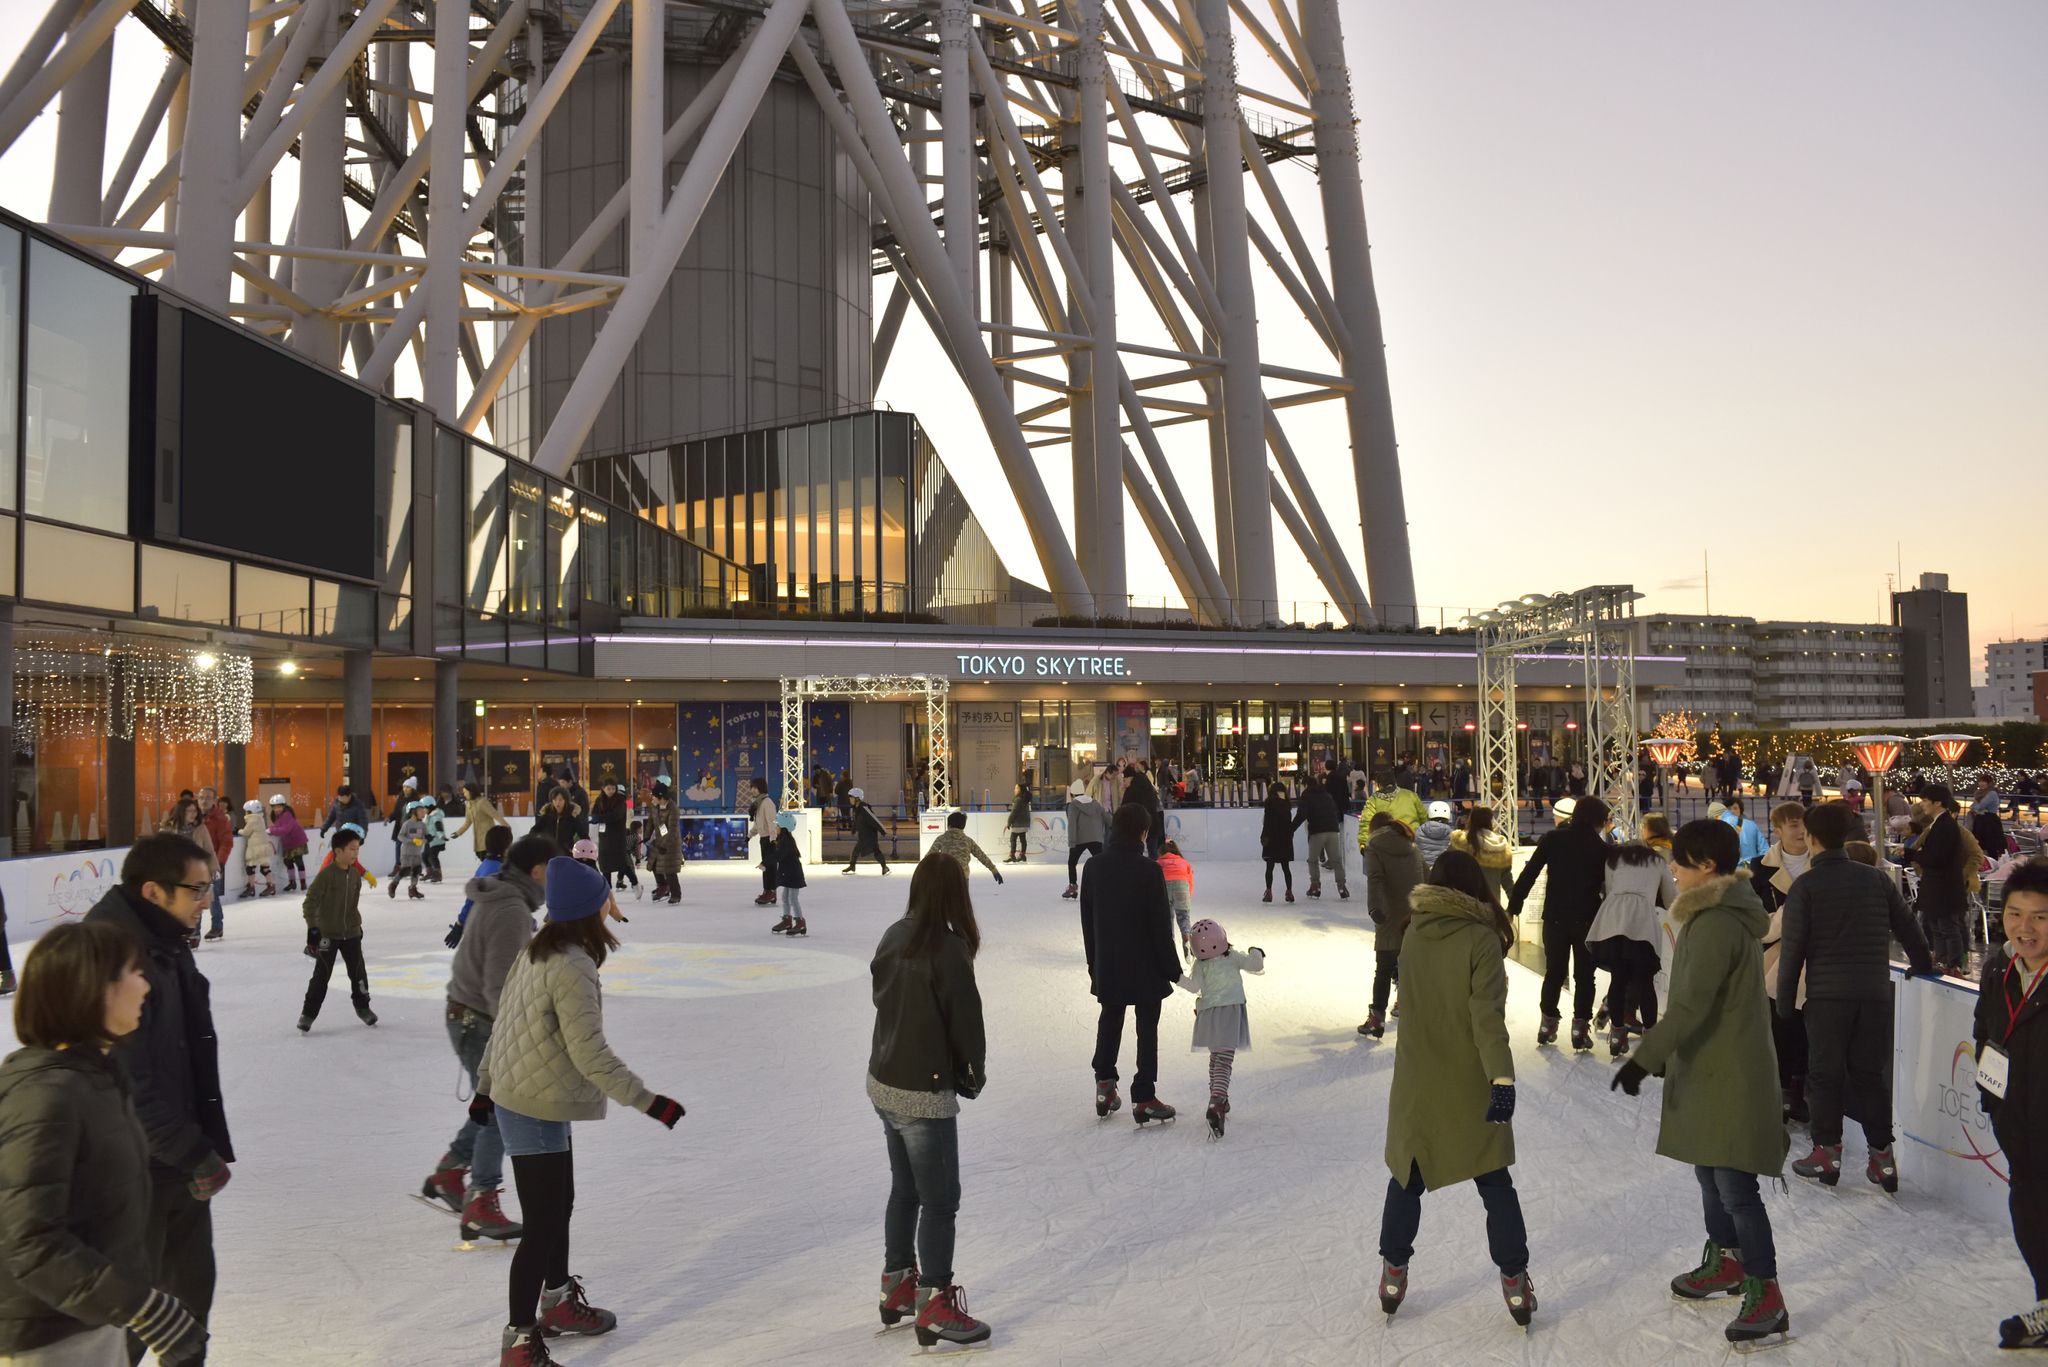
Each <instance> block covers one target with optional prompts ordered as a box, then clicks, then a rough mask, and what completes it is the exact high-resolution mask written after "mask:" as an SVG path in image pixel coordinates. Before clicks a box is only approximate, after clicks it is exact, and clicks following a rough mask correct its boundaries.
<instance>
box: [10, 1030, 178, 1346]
mask: <svg viewBox="0 0 2048 1367" xmlns="http://www.w3.org/2000/svg"><path fill="white" fill-rule="evenodd" d="M148 1221H149V1140H148V1138H147V1137H146V1136H145V1135H144V1134H143V1133H142V1125H141V1122H139V1121H138V1120H136V1118H135V1108H134V1107H133V1106H132V1105H131V1104H130V1103H129V1099H128V1086H127V1082H126V1080H125V1079H124V1078H123V1077H122V1076H121V1069H120V1065H118V1064H116V1063H114V1062H113V1061H112V1060H111V1059H109V1058H107V1057H106V1056H104V1055H102V1054H99V1053H96V1052H93V1051H91V1050H78V1049H65V1050H57V1049H39V1048H29V1049H18V1050H16V1051H15V1052H14V1053H12V1054H9V1055H8V1056H7V1060H6V1062H5V1063H0V1354H14V1353H22V1352H26V1351H27V1350H29V1349H31V1348H41V1347H44V1346H46V1345H48V1344H53V1343H56V1342H58V1341H59V1340H61V1339H66V1338H69V1337H71V1336H72V1335H73V1334H78V1333H82V1332H83V1331H85V1330H87V1329H91V1328H96V1327H98V1326H100V1325H105V1324H125V1323H127V1322H128V1320H129V1318H130V1317H132V1316H133V1315H134V1314H135V1312H136V1311H137V1310H139V1309H141V1308H142V1303H143V1301H144V1300H145V1299H147V1297H148V1296H149V1292H150V1280H149V1278H150V1260H149V1255H148V1254H147V1253H146V1252H145V1251H144V1238H143V1232H144V1229H145V1227H146V1226H147V1224H148Z"/></svg>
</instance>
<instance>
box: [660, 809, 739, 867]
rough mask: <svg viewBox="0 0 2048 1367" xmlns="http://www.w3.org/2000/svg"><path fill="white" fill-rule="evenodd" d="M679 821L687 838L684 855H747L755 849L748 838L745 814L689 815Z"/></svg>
mask: <svg viewBox="0 0 2048 1367" xmlns="http://www.w3.org/2000/svg"><path fill="white" fill-rule="evenodd" d="M676 825H677V826H678V827H679V828H680V834H681V836H682V841H683V858H684V859H685V860H692V859H747V858H751V857H752V856H753V853H754V849H753V842H751V841H749V840H748V839H747V819H746V818H745V817H743V816H686V817H684V818H683V819H682V820H681V821H678V822H677V823H676Z"/></svg>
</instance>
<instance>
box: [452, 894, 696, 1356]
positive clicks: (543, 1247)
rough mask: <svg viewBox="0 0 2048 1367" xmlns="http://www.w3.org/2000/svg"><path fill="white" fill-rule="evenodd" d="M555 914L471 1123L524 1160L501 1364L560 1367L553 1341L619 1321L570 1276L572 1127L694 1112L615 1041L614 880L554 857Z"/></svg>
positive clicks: (531, 955)
mask: <svg viewBox="0 0 2048 1367" xmlns="http://www.w3.org/2000/svg"><path fill="white" fill-rule="evenodd" d="M544 888H545V893H546V898H547V908H548V918H547V922H546V924H545V925H543V926H542V927H541V928H540V932H539V933H538V934H536V935H535V936H534V937H533V940H532V942H531V943H530V944H528V945H527V947H526V949H525V950H524V951H522V952H521V953H520V954H519V956H518V957H517V958H516V959H515V960H514V961H513V964H512V968H511V971H510V972H509V973H508V974H507V975H506V977H505V986H504V990H503V991H502V992H501V993H500V994H499V997H498V1007H499V1010H498V1019H497V1022H496V1024H495V1026H494V1028H493V1029H492V1031H491V1039H490V1043H489V1044H488V1045H487V1046H486V1047H485V1050H484V1062H483V1067H482V1068H481V1069H480V1070H479V1072H478V1075H477V1084H476V1098H475V1099H474V1100H473V1101H471V1102H470V1115H471V1117H472V1118H473V1119H475V1120H476V1121H477V1123H478V1124H486V1123H491V1122H493V1121H494V1122H495V1123H496V1124H497V1126H498V1129H499V1132H500V1133H501V1135H502V1136H503V1138H504V1141H505V1152H506V1153H507V1154H509V1155H510V1156H511V1159H512V1180H513V1184H514V1185H515V1186H516V1187H517V1188H518V1190H519V1208H520V1210H521V1212H522V1213H523V1214H524V1217H525V1225H524V1229H523V1233H522V1237H521V1239H520V1242H519V1248H518V1250H517V1251H516V1252H515V1253H514V1254H513V1255H512V1269H511V1276H510V1279H509V1280H510V1286H509V1290H508V1307H509V1310H510V1315H509V1317H508V1319H507V1321H506V1324H505V1329H504V1332H503V1334H502V1335H500V1339H499V1349H498V1361H499V1367H539V1365H540V1364H543V1363H551V1362H553V1361H554V1359H553V1358H552V1357H550V1356H549V1354H548V1347H547V1340H548V1337H549V1336H553V1335H561V1334H603V1333H609V1332H610V1331H611V1330H612V1329H613V1328H615V1327H616V1326H617V1324H618V1316H616V1315H614V1314H613V1313H612V1312H611V1311H609V1310H601V1309H598V1308H597V1307H596V1306H593V1305H592V1304H591V1303H590V1302H589V1300H588V1299H587V1298H586V1297H585V1296H584V1293H583V1283H582V1282H581V1281H580V1280H579V1279H577V1278H576V1277H574V1276H571V1275H570V1272H569V1217H570V1214H571V1212H572V1210H573V1208H574V1206H575V1200H576V1170H575V1156H574V1154H573V1152H572V1151H571V1148H570V1125H571V1123H572V1122H574V1121H578V1120H602V1119H604V1113H605V1098H606V1097H610V1098H611V1099H612V1100H613V1101H616V1102H618V1103H619V1104H620V1105H621V1106H627V1107H630V1108H632V1109H633V1110H636V1111H640V1112H642V1113H644V1114H646V1115H648V1116H651V1117H653V1118H654V1119H655V1120H658V1121H660V1122H661V1123H662V1124H663V1125H665V1126H667V1127H668V1128H669V1129H671V1130H673V1129H674V1128H675V1125H676V1122H677V1121H678V1120H680V1119H682V1116H683V1107H682V1105H681V1104H680V1103H678V1102H676V1101H674V1100H672V1099H671V1098H669V1097H666V1096H661V1095H659V1094H658V1093H655V1092H653V1091H650V1090H649V1089H648V1088H647V1086H646V1084H644V1083H642V1082H641V1081H640V1079H639V1078H638V1077H636V1076H634V1074H633V1072H632V1070H631V1069H629V1068H627V1067H626V1065H625V1064H624V1063H623V1062H621V1061H620V1060H619V1057H618V1056H617V1055H616V1054H614V1053H613V1052H612V1050H611V1046H610V1045H608V1044H607V1043H606V1042H605V1037H604V1000H603V997H602V995H601V994H600V992H599V990H598V970H599V969H601V968H603V967H604V961H605V957H606V955H608V954H609V953H610V952H611V951H612V950H614V949H617V948H618V947H619V941H618V937H617V936H615V935H613V934H612V932H611V929H610V927H608V926H606V925H605V921H606V920H607V919H612V918H617V917H618V915H619V909H618V904H617V903H616V902H614V901H613V900H612V895H611V890H610V889H609V888H607V887H606V886H605V881H604V875H603V874H601V873H598V872H597V871H596V870H594V869H587V868H585V867H583V865H581V864H579V863H577V862H576V861H575V860H573V859H570V858H567V857H565V856H557V857H555V858H554V859H551V860H549V861H548V865H547V870H546V878H545V883H544Z"/></svg>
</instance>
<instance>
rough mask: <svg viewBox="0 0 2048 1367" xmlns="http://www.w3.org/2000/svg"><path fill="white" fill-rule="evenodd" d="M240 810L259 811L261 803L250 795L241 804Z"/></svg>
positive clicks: (261, 806) (261, 807)
mask: <svg viewBox="0 0 2048 1367" xmlns="http://www.w3.org/2000/svg"><path fill="white" fill-rule="evenodd" d="M242 810H243V811H245V812H260V811H262V810H263V804H262V803H260V802H258V801H257V800H256V799H255V798H253V797H252V798H250V799H249V800H248V801H247V802H244V803H243V804H242Z"/></svg>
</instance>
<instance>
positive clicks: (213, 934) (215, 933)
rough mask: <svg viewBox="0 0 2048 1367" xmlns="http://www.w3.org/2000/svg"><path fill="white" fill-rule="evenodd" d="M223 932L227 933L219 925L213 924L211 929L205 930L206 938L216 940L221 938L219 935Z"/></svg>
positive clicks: (223, 933)
mask: <svg viewBox="0 0 2048 1367" xmlns="http://www.w3.org/2000/svg"><path fill="white" fill-rule="evenodd" d="M225 934H227V932H226V931H224V930H222V929H221V928H220V927H219V926H215V927H214V928H213V929H212V930H209V931H207V932H206V938H207V939H209V940H218V939H220V938H221V936H223V935H225Z"/></svg>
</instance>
